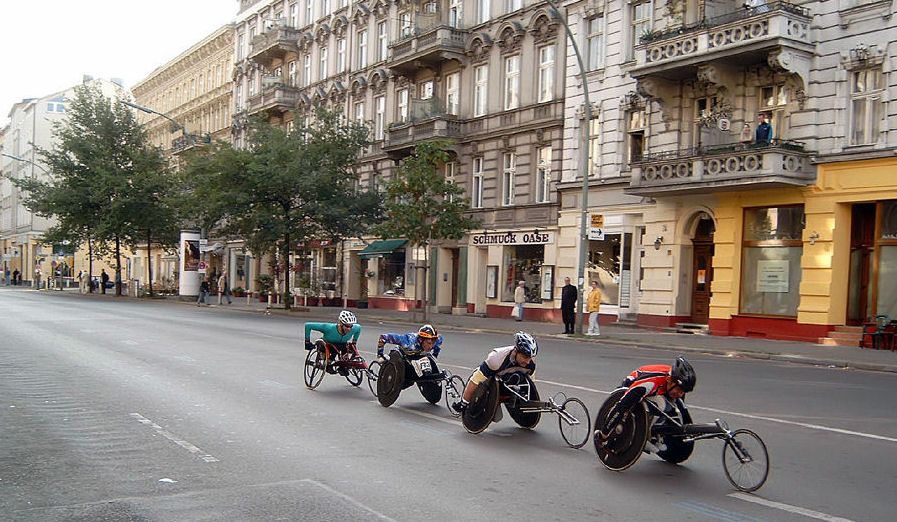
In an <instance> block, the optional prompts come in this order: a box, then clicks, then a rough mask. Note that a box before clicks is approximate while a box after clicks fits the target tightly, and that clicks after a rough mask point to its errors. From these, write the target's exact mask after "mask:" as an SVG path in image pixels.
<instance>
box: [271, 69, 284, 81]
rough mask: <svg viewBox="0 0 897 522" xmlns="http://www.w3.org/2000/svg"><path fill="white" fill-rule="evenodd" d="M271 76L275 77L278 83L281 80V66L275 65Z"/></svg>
mask: <svg viewBox="0 0 897 522" xmlns="http://www.w3.org/2000/svg"><path fill="white" fill-rule="evenodd" d="M272 76H273V77H274V78H277V82H278V83H279V82H281V81H282V80H283V67H280V66H277V67H275V68H274V71H273V72H272Z"/></svg>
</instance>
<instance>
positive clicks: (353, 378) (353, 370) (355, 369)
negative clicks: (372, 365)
mask: <svg viewBox="0 0 897 522" xmlns="http://www.w3.org/2000/svg"><path fill="white" fill-rule="evenodd" d="M349 362H350V363H352V364H353V365H359V366H360V367H359V366H347V367H346V380H347V381H349V384H351V385H352V386H358V385H360V384H361V380H362V379H364V373H365V369H364V368H363V366H364V359H363V358H361V356H359V355H354V356H352V358H351V359H349Z"/></svg>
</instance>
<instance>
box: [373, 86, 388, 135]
mask: <svg viewBox="0 0 897 522" xmlns="http://www.w3.org/2000/svg"><path fill="white" fill-rule="evenodd" d="M374 111H375V112H374V139H375V140H382V139H383V124H384V120H385V119H386V96H377V97H376V98H374Z"/></svg>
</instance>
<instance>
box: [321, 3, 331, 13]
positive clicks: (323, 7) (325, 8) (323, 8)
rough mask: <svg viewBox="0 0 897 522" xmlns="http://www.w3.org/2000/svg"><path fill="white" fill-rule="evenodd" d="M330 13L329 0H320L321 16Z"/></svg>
mask: <svg viewBox="0 0 897 522" xmlns="http://www.w3.org/2000/svg"><path fill="white" fill-rule="evenodd" d="M329 14H330V0H321V16H327V15H329Z"/></svg>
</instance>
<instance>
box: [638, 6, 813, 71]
mask: <svg viewBox="0 0 897 522" xmlns="http://www.w3.org/2000/svg"><path fill="white" fill-rule="evenodd" d="M810 21H811V17H810V13H809V11H808V10H807V9H805V8H803V7H799V6H796V5H794V4H790V3H788V2H771V3H769V4H766V5H762V6H758V7H753V8H750V9H742V10H739V11H735V12H732V13H727V14H724V15H721V16H717V17H714V18H711V19H707V20H705V21H702V22H699V23H696V24H692V25H688V26H680V27H676V28H671V29H666V30H662V31H656V32H653V33H649V34H647V35H644V36H642V38H641V40H640V41H641V45H639V47H638V48H637V52H636V67H635V68H633V75H635V76H636V77H639V76H645V75H646V74H650V72H652V71H653V70H654V68H655V67H656V66H659V65H666V64H672V65H674V66H675V64H678V63H680V62H684V64H688V65H692V64H693V63H694V61H695V60H705V61H709V60H712V59H714V58H715V56H714V54H715V53H716V54H721V55H730V54H731V53H732V52H733V51H734V52H735V54H737V52H738V49H740V48H744V47H752V48H753V47H756V44H758V42H766V41H768V42H769V43H770V44H772V45H781V42H792V43H793V44H797V45H800V44H805V45H806V46H810V45H811V43H812V42H811V41H810ZM761 47H762V44H761Z"/></svg>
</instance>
